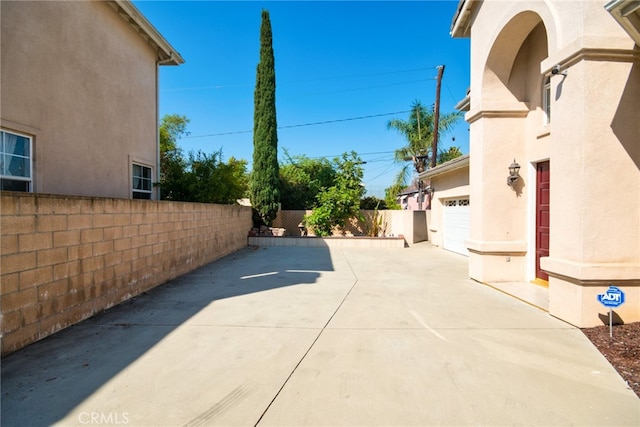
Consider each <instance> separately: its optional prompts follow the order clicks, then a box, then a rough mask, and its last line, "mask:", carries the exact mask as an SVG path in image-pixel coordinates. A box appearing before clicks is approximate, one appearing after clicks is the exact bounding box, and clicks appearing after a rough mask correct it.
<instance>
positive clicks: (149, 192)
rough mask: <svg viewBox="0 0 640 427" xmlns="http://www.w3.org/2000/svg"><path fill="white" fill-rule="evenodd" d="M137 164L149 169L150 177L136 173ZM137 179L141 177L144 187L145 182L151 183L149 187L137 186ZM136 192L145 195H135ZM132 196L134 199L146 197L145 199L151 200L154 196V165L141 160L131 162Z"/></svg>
mask: <svg viewBox="0 0 640 427" xmlns="http://www.w3.org/2000/svg"><path fill="white" fill-rule="evenodd" d="M136 166H138V167H140V168H143V170H144V169H148V170H149V178H146V177H144V176H139V175H136V174H135V169H136ZM136 179H140V180H142V181H141V183H142V184H143V187H144V182H148V183H149V189H148V190H147V189H145V188H135V187H136V185H135V182H136ZM136 194H139V195H144V196H145V197H135V196H136ZM131 198H133V199H145V200H151V199H152V198H153V167H151V166H149V165H145V164H142V163H139V162H135V161H134V162H131Z"/></svg>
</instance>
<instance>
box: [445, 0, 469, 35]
mask: <svg viewBox="0 0 640 427" xmlns="http://www.w3.org/2000/svg"><path fill="white" fill-rule="evenodd" d="M475 3H476V0H460V1H459V2H458V7H457V9H456V14H455V15H454V17H453V22H451V30H450V32H449V34H451V37H470V36H471V12H472V9H473V7H474V4H475Z"/></svg>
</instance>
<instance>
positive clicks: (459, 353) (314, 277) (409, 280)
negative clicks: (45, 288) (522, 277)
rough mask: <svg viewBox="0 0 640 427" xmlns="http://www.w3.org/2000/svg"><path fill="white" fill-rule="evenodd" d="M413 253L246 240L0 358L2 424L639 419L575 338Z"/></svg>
mask: <svg viewBox="0 0 640 427" xmlns="http://www.w3.org/2000/svg"><path fill="white" fill-rule="evenodd" d="M466 261H467V259H466V258H464V257H462V256H459V255H456V254H452V253H449V252H446V251H443V250H440V249H436V248H432V247H431V246H430V245H429V244H427V243H425V244H419V245H416V246H414V247H411V248H405V249H349V248H324V247H321V248H291V247H270V248H247V249H244V250H242V251H240V252H238V253H235V254H233V255H231V256H228V257H226V258H224V259H221V260H219V261H217V262H214V263H212V264H210V265H207V266H205V267H204V268H201V269H200V270H197V271H195V272H193V273H191V274H189V275H186V276H183V277H181V278H179V279H177V280H174V281H172V282H170V283H168V284H166V285H164V286H162V287H160V288H158V289H155V290H153V291H151V292H149V293H147V294H145V295H142V296H140V297H138V298H136V299H134V300H132V301H130V302H127V303H124V304H122V305H120V306H118V307H115V308H113V309H111V310H109V311H108V312H106V313H104V314H102V315H99V316H96V317H94V318H92V319H90V320H88V321H85V322H83V323H81V324H79V325H76V326H74V327H71V328H68V329H66V330H64V331H62V332H60V333H58V334H56V335H54V336H51V337H49V338H47V339H45V340H43V341H41V342H38V343H36V344H34V345H32V346H30V347H28V348H26V349H23V350H21V351H18V352H16V353H14V354H12V355H9V356H8V357H6V358H5V359H3V360H2V426H37V425H42V426H44V425H52V424H56V425H77V426H87V425H129V426H205V425H216V426H255V425H259V426H404V425H412V426H432V425H450V426H468V425H482V426H513V425H528V426H531V425H540V426H552V425H580V426H587V425H611V426H623V425H628V426H638V425H640V400H639V399H638V398H637V397H636V396H635V394H633V392H632V391H631V390H629V389H628V388H627V387H626V385H625V383H624V381H623V380H622V379H621V378H620V376H619V375H618V374H617V373H616V372H615V370H614V369H613V368H612V367H611V366H610V365H609V364H608V363H607V361H606V360H605V359H604V357H603V356H602V355H601V354H600V353H599V352H598V351H597V350H596V349H595V347H594V346H593V345H592V344H591V343H590V342H589V341H588V340H587V338H586V337H584V335H583V334H582V332H581V331H580V330H578V329H576V328H574V327H572V326H570V325H568V324H566V323H564V322H562V321H559V320H557V319H554V318H552V317H550V316H549V315H548V314H546V313H545V312H543V311H541V310H539V309H537V308H534V307H532V306H529V305H527V304H525V303H523V302H520V301H518V300H516V299H513V298H511V297H508V296H506V295H504V294H502V293H500V292H498V291H496V290H494V289H491V288H489V287H486V286H484V285H481V284H478V283H476V282H473V281H471V280H469V279H467V268H466Z"/></svg>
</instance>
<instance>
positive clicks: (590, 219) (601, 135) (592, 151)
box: [541, 49, 640, 326]
mask: <svg viewBox="0 0 640 427" xmlns="http://www.w3.org/2000/svg"><path fill="white" fill-rule="evenodd" d="M567 70H568V73H567V76H566V77H563V76H555V77H554V81H553V88H554V90H553V93H552V96H553V97H554V104H553V113H552V117H553V121H552V128H551V138H552V141H551V148H550V150H551V230H552V231H551V240H550V256H549V258H543V259H542V260H541V266H542V268H543V269H545V270H546V271H547V272H548V273H549V276H550V280H549V309H550V313H551V314H553V315H555V316H557V317H560V318H562V319H564V320H567V321H568V322H570V323H572V324H575V325H577V326H594V325H597V324H601V323H602V320H601V319H600V318H599V316H598V315H599V314H604V315H606V314H607V313H608V310H607V309H606V308H605V307H603V306H602V305H600V303H599V302H598V301H597V299H596V295H597V294H599V293H602V292H603V291H604V290H605V289H606V288H607V287H608V286H609V285H615V286H619V287H621V288H623V290H624V291H625V292H626V293H627V302H626V303H625V304H624V305H623V306H621V307H620V308H619V309H616V311H617V313H618V315H619V316H620V317H621V318H622V319H623V320H624V321H625V322H629V321H634V320H635V321H637V320H640V287H639V286H640V196H639V195H640V145H639V144H638V141H639V139H638V138H640V101H639V100H640V55H639V54H638V51H637V50H636V51H635V52H634V51H626V52H624V51H609V52H606V51H601V52H593V51H588V50H586V49H582V50H581V51H579V52H578V53H577V55H575V56H574V57H573V59H572V60H571V62H569V64H568V66H567ZM555 123H560V124H561V126H554V124H555Z"/></svg>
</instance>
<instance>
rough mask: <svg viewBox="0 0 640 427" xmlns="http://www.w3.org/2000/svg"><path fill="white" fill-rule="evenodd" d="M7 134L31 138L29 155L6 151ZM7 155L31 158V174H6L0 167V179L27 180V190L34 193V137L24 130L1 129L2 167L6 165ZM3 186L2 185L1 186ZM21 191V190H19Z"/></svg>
mask: <svg viewBox="0 0 640 427" xmlns="http://www.w3.org/2000/svg"><path fill="white" fill-rule="evenodd" d="M6 134H11V135H16V136H19V137H22V138H27V139H28V140H29V156H18V155H15V154H8V153H5V149H4V143H5V135H6ZM5 155H10V156H14V157H22V158H26V159H29V161H28V164H29V175H28V176H15V175H5V174H4V173H3V172H4V171H3V170H2V169H0V179H2V181H5V180H7V181H20V182H26V183H27V190H26V192H28V193H32V192H33V137H32V136H31V135H27V134H25V133H22V132H16V131H13V130H8V129H0V156H2V159H1V160H0V165H2V167H4V156H5ZM0 188H1V187H0ZM18 191H20V190H18Z"/></svg>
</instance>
